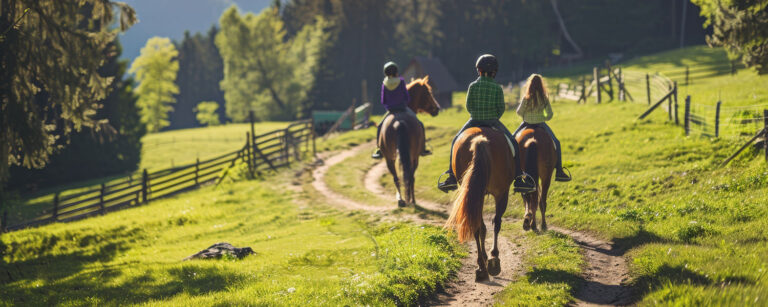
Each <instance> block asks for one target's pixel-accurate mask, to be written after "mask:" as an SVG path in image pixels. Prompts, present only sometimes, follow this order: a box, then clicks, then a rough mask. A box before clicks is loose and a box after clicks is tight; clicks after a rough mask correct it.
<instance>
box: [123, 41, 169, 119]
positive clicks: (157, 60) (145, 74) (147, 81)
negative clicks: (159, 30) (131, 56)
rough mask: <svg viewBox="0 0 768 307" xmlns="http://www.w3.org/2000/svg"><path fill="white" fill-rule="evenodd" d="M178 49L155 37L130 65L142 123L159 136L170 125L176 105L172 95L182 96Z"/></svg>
mask: <svg viewBox="0 0 768 307" xmlns="http://www.w3.org/2000/svg"><path fill="white" fill-rule="evenodd" d="M178 54H179V53H178V51H176V47H174V46H173V44H172V43H171V40H170V39H168V38H164V37H153V38H150V39H149V40H147V44H146V45H145V46H144V48H141V55H139V57H137V58H136V59H135V60H134V61H133V64H131V69H130V70H129V72H130V73H135V74H136V81H137V82H139V86H137V87H136V90H135V92H136V94H137V95H138V96H139V101H138V104H139V107H140V108H141V121H142V122H143V123H144V125H146V127H147V131H149V132H157V131H160V129H163V128H165V127H167V126H168V125H169V122H168V112H170V111H171V110H173V107H171V104H172V103H174V102H176V99H175V98H174V96H173V95H175V94H178V93H179V88H178V87H177V86H176V83H175V81H176V72H178V70H179V62H178V60H177V59H176V56H177V55H178Z"/></svg>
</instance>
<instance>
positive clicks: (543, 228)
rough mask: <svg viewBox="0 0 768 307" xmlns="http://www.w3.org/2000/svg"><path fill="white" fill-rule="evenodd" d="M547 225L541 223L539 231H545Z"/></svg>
mask: <svg viewBox="0 0 768 307" xmlns="http://www.w3.org/2000/svg"><path fill="white" fill-rule="evenodd" d="M547 229H548V228H547V223H541V231H547Z"/></svg>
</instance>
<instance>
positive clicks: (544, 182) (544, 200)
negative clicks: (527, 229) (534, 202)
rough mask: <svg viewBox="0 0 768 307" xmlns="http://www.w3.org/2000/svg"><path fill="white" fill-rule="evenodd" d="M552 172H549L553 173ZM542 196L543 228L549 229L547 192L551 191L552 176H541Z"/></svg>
mask: <svg viewBox="0 0 768 307" xmlns="http://www.w3.org/2000/svg"><path fill="white" fill-rule="evenodd" d="M551 173H552V172H549V174H551ZM541 179H542V180H541V198H540V199H539V210H541V230H547V217H546V215H547V194H548V193H549V184H550V183H551V179H552V176H551V175H550V176H549V178H541Z"/></svg>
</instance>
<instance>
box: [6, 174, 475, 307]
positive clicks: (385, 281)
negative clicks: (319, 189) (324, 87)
mask: <svg viewBox="0 0 768 307" xmlns="http://www.w3.org/2000/svg"><path fill="white" fill-rule="evenodd" d="M295 171H296V170H293V171H286V172H284V174H280V175H277V177H271V178H268V179H267V180H268V181H257V180H251V181H242V182H237V183H232V184H224V185H222V186H219V187H214V186H208V187H206V188H203V189H200V190H197V191H193V192H190V193H186V194H182V195H178V196H175V197H172V198H169V199H163V200H158V201H153V202H151V203H150V204H148V205H145V206H140V207H136V208H132V209H128V210H124V211H119V212H116V213H112V214H108V215H106V216H102V217H96V218H90V219H87V220H83V221H79V222H74V223H67V224H53V225H48V226H45V227H41V228H37V229H27V230H22V231H17V232H12V233H8V234H4V235H3V236H2V240H0V254H1V255H2V261H0V271H2V272H4V273H3V274H2V277H0V305H3V306H12V305H27V306H40V305H100V306H104V305H106V306H114V305H162V306H180V305H181V306H191V305H219V304H224V305H270V306H274V305H282V306H297V305H305V304H310V305H335V306H337V305H401V304H404V303H408V302H416V301H419V300H422V299H424V298H425V297H427V296H428V295H430V294H431V293H432V292H433V291H435V289H436V288H437V287H439V286H440V285H441V284H442V283H444V282H445V281H446V280H447V279H448V276H449V275H450V274H451V272H454V271H455V270H456V269H457V268H458V266H459V265H460V263H459V258H460V257H461V256H462V255H463V254H464V251H463V248H462V247H460V246H459V245H457V244H456V243H455V239H454V238H453V237H452V236H450V235H449V234H447V233H446V232H444V231H443V230H441V229H438V228H434V227H430V226H418V225H413V224H406V223H381V222H377V221H376V219H372V218H371V217H369V216H366V215H363V214H355V213H342V212H339V211H337V210H333V209H330V208H329V207H327V206H325V205H323V204H322V202H318V201H317V199H318V198H317V195H312V194H311V193H305V192H296V191H292V190H287V189H286V188H285V187H287V186H289V185H290V181H291V180H292V177H291V175H293V174H294V172H295ZM302 180H307V178H303V179H302ZM275 187H278V188H275ZM216 242H229V243H232V244H233V245H235V246H250V247H252V248H253V249H254V251H255V252H256V254H255V255H251V256H248V257H246V258H244V259H242V260H238V259H221V260H191V261H182V259H183V258H184V257H186V256H189V255H191V254H193V253H195V252H197V251H199V250H201V249H203V248H206V247H208V246H209V245H211V244H213V243H216Z"/></svg>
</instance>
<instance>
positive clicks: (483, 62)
mask: <svg viewBox="0 0 768 307" xmlns="http://www.w3.org/2000/svg"><path fill="white" fill-rule="evenodd" d="M475 67H476V68H477V69H478V70H480V71H482V72H484V73H488V74H491V75H492V76H493V75H496V72H497V71H498V70H499V62H498V61H497V60H496V57H495V56H493V55H492V54H483V55H481V56H480V57H479V58H477V62H476V63H475Z"/></svg>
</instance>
